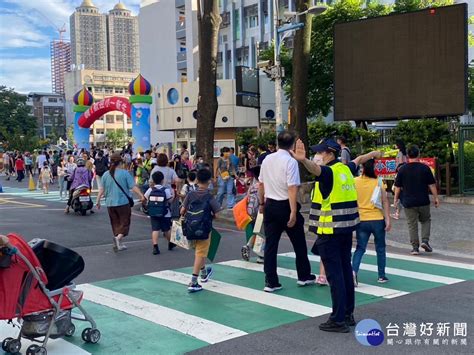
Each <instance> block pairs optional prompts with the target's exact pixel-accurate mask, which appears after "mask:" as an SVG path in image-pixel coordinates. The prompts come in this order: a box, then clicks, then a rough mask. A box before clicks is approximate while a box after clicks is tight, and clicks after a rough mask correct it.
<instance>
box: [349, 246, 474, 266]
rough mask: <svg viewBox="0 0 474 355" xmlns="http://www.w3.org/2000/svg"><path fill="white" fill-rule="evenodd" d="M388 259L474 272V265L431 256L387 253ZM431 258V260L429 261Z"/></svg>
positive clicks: (374, 254)
mask: <svg viewBox="0 0 474 355" xmlns="http://www.w3.org/2000/svg"><path fill="white" fill-rule="evenodd" d="M354 251H355V248H353V249H352V252H354ZM365 253H366V254H368V255H373V256H376V255H377V253H376V252H375V251H374V250H366V251H365ZM386 255H387V257H388V258H392V259H399V260H406V261H413V262H417V263H423V264H431V265H439V266H450V267H457V268H460V269H466V270H471V271H473V270H474V265H472V264H467V263H460V262H455V261H447V260H442V259H432V258H431V257H430V256H426V259H425V256H410V255H402V254H394V253H386ZM428 258H429V259H428Z"/></svg>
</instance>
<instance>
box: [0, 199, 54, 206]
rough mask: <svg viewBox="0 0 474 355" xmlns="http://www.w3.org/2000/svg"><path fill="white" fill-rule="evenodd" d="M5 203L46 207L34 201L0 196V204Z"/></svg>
mask: <svg viewBox="0 0 474 355" xmlns="http://www.w3.org/2000/svg"><path fill="white" fill-rule="evenodd" d="M6 204H14V205H22V206H28V207H46V205H37V204H34V203H28V202H20V201H15V200H13V199H11V198H0V205H6Z"/></svg>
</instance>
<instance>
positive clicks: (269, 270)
mask: <svg viewBox="0 0 474 355" xmlns="http://www.w3.org/2000/svg"><path fill="white" fill-rule="evenodd" d="M300 208H301V206H300V205H299V204H298V212H297V214H296V224H295V225H294V226H293V227H292V228H288V226H287V223H288V220H289V219H290V213H291V210H290V202H289V201H288V200H285V201H276V200H271V199H268V198H267V200H266V203H265V211H264V217H263V225H264V228H265V261H264V271H265V281H266V282H267V283H269V284H270V285H275V284H277V283H278V274H277V254H278V244H279V243H280V238H281V234H282V233H283V232H286V234H288V237H289V238H290V241H291V244H293V249H294V250H295V254H296V271H297V273H298V279H299V280H306V279H307V278H308V277H309V275H310V274H311V266H310V264H309V260H308V249H307V246H306V237H305V234H304V218H303V216H302V215H301V213H300V212H299V211H300Z"/></svg>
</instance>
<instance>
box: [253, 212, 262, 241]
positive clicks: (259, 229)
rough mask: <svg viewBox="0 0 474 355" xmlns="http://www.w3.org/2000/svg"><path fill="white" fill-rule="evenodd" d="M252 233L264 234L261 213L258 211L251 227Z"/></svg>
mask: <svg viewBox="0 0 474 355" xmlns="http://www.w3.org/2000/svg"><path fill="white" fill-rule="evenodd" d="M253 234H256V235H260V236H264V235H265V233H264V230H263V213H259V214H258V215H257V219H256V220H255V226H254V227H253Z"/></svg>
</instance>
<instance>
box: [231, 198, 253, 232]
mask: <svg viewBox="0 0 474 355" xmlns="http://www.w3.org/2000/svg"><path fill="white" fill-rule="evenodd" d="M232 211H233V212H234V220H235V225H236V226H237V229H239V230H244V229H245V227H247V225H248V224H249V223H250V222H252V217H250V216H249V214H248V213H247V199H246V198H244V199H242V200H241V201H240V202H238V203H237V204H236V205H235V206H234V208H233V210H232Z"/></svg>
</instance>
